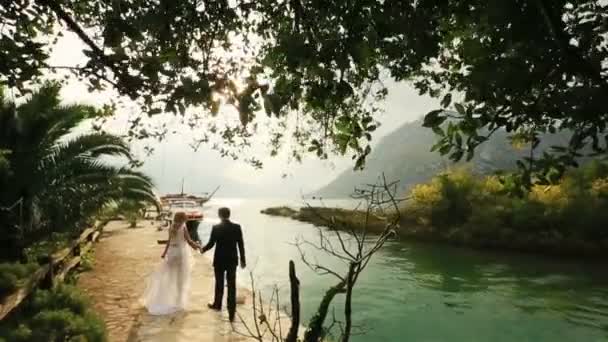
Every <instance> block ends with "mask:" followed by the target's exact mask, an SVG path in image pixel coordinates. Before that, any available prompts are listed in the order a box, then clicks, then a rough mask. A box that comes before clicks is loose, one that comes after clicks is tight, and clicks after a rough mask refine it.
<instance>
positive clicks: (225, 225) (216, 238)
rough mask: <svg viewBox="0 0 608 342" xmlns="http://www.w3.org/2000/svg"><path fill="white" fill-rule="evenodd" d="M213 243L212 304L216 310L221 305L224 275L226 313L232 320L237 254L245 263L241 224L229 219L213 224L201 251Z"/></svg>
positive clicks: (210, 246) (234, 301) (234, 304)
mask: <svg viewBox="0 0 608 342" xmlns="http://www.w3.org/2000/svg"><path fill="white" fill-rule="evenodd" d="M214 245H216V246H215V253H214V255H213V268H214V270H215V300H214V301H213V306H214V307H215V308H216V309H218V310H219V309H221V307H222V297H223V296H224V277H226V281H227V282H228V314H229V317H230V320H233V319H234V314H235V312H236V267H237V265H238V261H239V256H240V259H241V265H243V266H244V265H245V246H244V245H243V232H242V230H241V226H240V225H238V224H236V223H233V222H231V221H230V220H223V221H222V222H221V223H220V224H217V225H215V226H213V228H212V230H211V235H210V236H209V242H208V243H207V245H205V247H203V253H204V252H206V251H208V250H210V249H211V248H213V246H214ZM237 248H238V254H237Z"/></svg>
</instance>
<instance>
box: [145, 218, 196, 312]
mask: <svg viewBox="0 0 608 342" xmlns="http://www.w3.org/2000/svg"><path fill="white" fill-rule="evenodd" d="M185 229H186V228H185V225H182V226H181V227H179V228H178V229H177V230H176V231H175V232H174V233H173V235H172V236H171V237H170V241H169V248H168V249H167V254H166V255H165V258H164V259H163V260H162V261H161V262H160V264H159V265H158V266H157V268H156V270H155V271H154V272H153V273H152V274H151V275H150V276H149V277H148V281H147V286H146V290H145V291H144V294H143V296H142V298H141V301H142V304H143V305H144V306H145V307H146V308H147V309H148V312H149V313H150V314H152V315H168V314H172V313H175V312H177V311H181V310H184V309H186V306H187V304H188V297H189V293H190V281H191V272H192V267H193V265H194V258H193V256H192V250H191V247H190V246H189V245H188V242H187V241H186V238H185Z"/></svg>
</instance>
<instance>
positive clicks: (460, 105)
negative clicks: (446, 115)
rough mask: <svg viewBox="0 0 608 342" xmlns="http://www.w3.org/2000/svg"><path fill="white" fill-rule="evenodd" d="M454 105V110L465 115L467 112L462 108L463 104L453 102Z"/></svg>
mask: <svg viewBox="0 0 608 342" xmlns="http://www.w3.org/2000/svg"><path fill="white" fill-rule="evenodd" d="M454 107H455V108H456V111H457V112H458V114H461V115H465V114H466V112H467V111H466V110H465V109H464V106H463V105H462V104H460V103H454Z"/></svg>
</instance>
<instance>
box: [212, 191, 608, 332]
mask: <svg viewBox="0 0 608 342" xmlns="http://www.w3.org/2000/svg"><path fill="white" fill-rule="evenodd" d="M284 203H285V201H284V200H283V201H251V200H218V201H217V202H216V203H212V205H211V206H210V207H209V210H210V212H212V211H213V210H214V209H215V208H216V207H217V205H220V204H221V205H230V206H231V207H232V208H233V213H234V214H233V216H234V219H235V221H238V222H240V223H242V225H243V227H244V230H245V239H246V244H247V254H248V258H249V265H250V269H249V270H253V272H254V274H255V277H256V281H257V283H258V284H259V286H260V288H262V289H263V290H268V289H269V288H270V287H271V286H273V285H274V284H278V285H279V286H281V289H282V290H284V291H286V290H287V264H288V261H289V260H290V259H293V260H294V261H296V265H297V266H296V267H297V270H298V274H299V276H300V280H301V292H302V296H301V297H302V299H301V300H302V306H303V315H304V317H306V318H309V317H310V315H312V313H313V312H314V310H315V308H316V306H317V304H318V302H319V299H320V298H321V296H322V294H323V292H324V290H325V289H326V288H327V287H329V286H330V285H332V284H334V283H335V281H334V280H333V279H331V278H330V277H321V276H317V275H315V274H314V273H312V272H311V271H310V270H308V269H307V268H306V267H305V266H304V265H303V264H302V263H301V262H300V259H299V254H298V252H297V249H296V248H294V247H293V246H292V245H291V243H293V242H294V241H295V239H296V238H305V239H309V240H314V239H315V238H316V236H317V235H316V230H315V228H313V227H312V226H311V225H309V224H306V223H301V222H295V221H292V220H289V219H285V218H276V217H269V216H265V215H261V214H259V210H260V209H262V208H265V207H269V206H273V205H279V204H284ZM207 230H208V227H207V226H206V225H203V226H202V227H201V235H202V236H206V232H207ZM307 253H309V256H310V257H315V256H316V257H318V258H320V261H322V263H324V264H327V265H331V266H332V267H334V268H337V269H343V270H345V269H346V268H345V266H344V265H342V264H340V262H338V261H336V260H332V259H328V258H326V257H323V256H322V255H320V254H318V253H316V252H315V251H314V250H307ZM247 277H248V275H247V274H246V273H245V272H242V273H241V274H239V281H240V282H241V283H242V284H245V283H246V280H247ZM284 293H285V292H284ZM283 298H287V297H286V296H285V295H284V296H283ZM340 303H341V302H340V300H338V301H337V302H336V304H337V306H336V310H337V311H336V316H338V318H339V316H340V311H339V310H341V307H340V306H339V304H340ZM284 304H288V303H284ZM353 311H354V312H355V315H354V320H355V324H356V325H358V327H357V329H356V330H357V332H360V333H362V334H361V335H357V336H355V337H353V339H352V341H357V342H359V341H428V342H431V341H433V342H434V341H492V342H499V341H505V342H506V341H539V342H540V341H585V342H587V341H589V342H594V341H608V273H607V272H606V268H605V267H603V266H602V265H600V264H589V263H586V262H583V261H572V260H561V259H553V258H543V257H539V256H531V255H518V254H512V253H492V252H489V251H473V250H469V249H463V248H453V247H447V246H445V245H434V244H419V243H411V242H405V241H395V242H390V243H388V244H387V245H386V247H385V248H384V249H383V250H382V251H381V252H379V253H378V255H377V256H376V258H375V259H374V260H373V262H372V263H371V264H370V265H369V267H368V269H367V270H366V272H365V273H364V274H363V275H362V276H361V278H360V280H359V283H358V284H357V288H356V290H355V294H354V303H353Z"/></svg>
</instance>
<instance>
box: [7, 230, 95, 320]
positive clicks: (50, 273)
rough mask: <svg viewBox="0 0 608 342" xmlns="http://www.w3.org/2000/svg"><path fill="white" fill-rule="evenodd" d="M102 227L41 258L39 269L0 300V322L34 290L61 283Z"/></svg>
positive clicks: (87, 231)
mask: <svg viewBox="0 0 608 342" xmlns="http://www.w3.org/2000/svg"><path fill="white" fill-rule="evenodd" d="M104 226H105V223H101V222H96V223H95V225H94V226H93V227H91V228H87V229H85V231H84V232H82V234H80V236H79V237H78V239H76V240H74V241H73V242H72V243H71V244H70V245H69V246H68V247H66V248H64V249H62V250H60V251H58V252H55V253H54V254H52V255H50V256H48V257H44V258H41V260H39V263H40V268H38V269H37V270H36V271H34V273H32V275H30V277H29V278H28V279H27V280H25V282H24V283H23V284H22V285H21V286H20V287H19V288H18V289H16V290H15V291H14V292H13V293H12V294H9V295H8V296H6V297H4V298H0V320H2V319H3V318H4V317H6V315H8V314H9V313H10V312H11V311H13V310H14V309H15V308H17V307H18V306H19V304H21V302H22V301H23V300H24V299H25V298H26V297H27V296H28V295H29V294H30V293H31V292H32V291H33V290H34V289H36V288H38V287H40V288H47V289H48V288H52V287H53V286H55V284H57V283H59V282H63V280H64V279H65V276H66V275H67V274H68V272H69V271H70V270H72V269H73V268H74V267H76V266H78V265H79V264H80V262H81V260H82V256H83V255H84V254H85V253H86V252H87V251H89V250H90V249H91V248H92V247H93V243H94V242H95V241H97V239H98V238H99V235H100V234H101V230H102V229H103V227H104Z"/></svg>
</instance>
